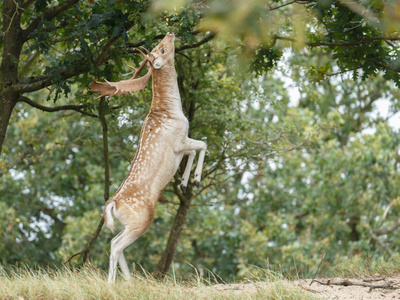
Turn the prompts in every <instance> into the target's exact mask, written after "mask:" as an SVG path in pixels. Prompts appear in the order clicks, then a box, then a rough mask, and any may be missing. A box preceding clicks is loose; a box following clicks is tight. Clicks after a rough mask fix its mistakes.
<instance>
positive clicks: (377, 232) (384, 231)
mask: <svg viewBox="0 0 400 300" xmlns="http://www.w3.org/2000/svg"><path fill="white" fill-rule="evenodd" d="M399 227H400V219H398V220H396V221H395V222H394V223H393V224H392V225H389V226H384V227H381V228H378V229H375V230H374V231H373V233H374V235H376V236H380V235H384V234H389V233H392V232H393V231H395V230H396V229H397V228H399Z"/></svg>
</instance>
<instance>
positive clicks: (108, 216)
mask: <svg viewBox="0 0 400 300" xmlns="http://www.w3.org/2000/svg"><path fill="white" fill-rule="evenodd" d="M114 210H115V201H108V202H107V203H106V205H105V206H104V212H103V217H104V222H105V223H106V226H107V227H108V228H109V229H110V230H111V231H112V232H114V231H115V225H114V218H113V215H114Z"/></svg>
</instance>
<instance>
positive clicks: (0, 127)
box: [0, 95, 17, 153]
mask: <svg viewBox="0 0 400 300" xmlns="http://www.w3.org/2000/svg"><path fill="white" fill-rule="evenodd" d="M3 97H4V98H3ZM8 98H11V97H7V95H4V96H2V97H1V98H0V153H1V152H2V150H3V143H4V139H5V137H6V132H7V128H8V122H9V121H10V118H11V113H12V111H13V109H14V107H15V104H16V103H17V102H16V101H14V100H13V99H8Z"/></svg>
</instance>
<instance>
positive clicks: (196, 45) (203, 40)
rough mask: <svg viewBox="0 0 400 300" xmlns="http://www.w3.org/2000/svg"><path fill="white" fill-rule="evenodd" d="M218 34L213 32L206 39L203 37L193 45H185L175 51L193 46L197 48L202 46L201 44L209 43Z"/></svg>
mask: <svg viewBox="0 0 400 300" xmlns="http://www.w3.org/2000/svg"><path fill="white" fill-rule="evenodd" d="M215 36H216V34H215V33H211V34H209V35H208V36H206V37H205V38H204V39H202V40H201V41H200V42H198V43H195V44H191V45H183V46H181V47H179V48H176V49H175V51H176V52H179V51H182V50H186V49H192V48H197V47H200V46H201V45H203V44H205V43H207V42H208V41H210V40H212V39H213V38H214V37H215Z"/></svg>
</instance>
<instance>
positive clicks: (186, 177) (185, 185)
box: [181, 150, 196, 194]
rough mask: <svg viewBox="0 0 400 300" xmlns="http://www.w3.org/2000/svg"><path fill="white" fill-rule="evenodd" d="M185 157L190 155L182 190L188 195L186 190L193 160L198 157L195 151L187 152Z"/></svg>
mask: <svg viewBox="0 0 400 300" xmlns="http://www.w3.org/2000/svg"><path fill="white" fill-rule="evenodd" d="M184 155H188V156H189V157H188V160H187V163H186V168H185V172H184V173H183V176H182V179H181V190H182V192H183V193H184V194H186V188H187V185H188V182H189V176H190V170H191V169H192V165H193V160H194V158H195V156H196V151H195V150H190V151H186V152H185V153H184Z"/></svg>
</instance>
